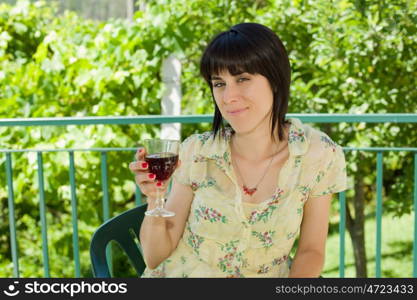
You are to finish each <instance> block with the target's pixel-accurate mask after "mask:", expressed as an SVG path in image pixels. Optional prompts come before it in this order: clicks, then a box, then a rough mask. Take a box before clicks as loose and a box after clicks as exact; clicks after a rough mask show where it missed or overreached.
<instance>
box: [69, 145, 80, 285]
mask: <svg viewBox="0 0 417 300" xmlns="http://www.w3.org/2000/svg"><path fill="white" fill-rule="evenodd" d="M69 162H70V185H71V209H72V246H73V252H74V263H75V277H77V278H79V277H80V275H81V272H80V255H79V251H80V249H79V246H78V216H77V193H76V185H75V166H74V151H69Z"/></svg>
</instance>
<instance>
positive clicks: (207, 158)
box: [142, 119, 347, 278]
mask: <svg viewBox="0 0 417 300" xmlns="http://www.w3.org/2000/svg"><path fill="white" fill-rule="evenodd" d="M289 121H290V123H291V125H290V130H289V136H288V147H289V158H288V160H287V161H286V163H285V164H284V166H283V168H282V170H281V173H280V176H279V178H278V182H277V188H276V191H275V193H274V194H273V195H272V197H271V198H269V199H266V200H265V201H263V202H261V203H259V204H250V203H245V202H242V201H241V188H240V187H239V186H238V184H237V181H236V176H235V174H234V172H233V169H232V165H231V160H230V143H229V142H230V137H231V135H232V130H231V129H230V128H226V129H225V130H224V131H222V132H221V134H220V135H218V136H217V137H216V139H215V140H213V134H212V132H211V131H210V132H205V133H202V134H194V135H192V136H190V137H189V138H187V139H186V140H185V141H184V142H183V143H182V144H181V150H180V159H181V161H182V164H181V167H180V168H178V169H177V170H176V172H175V174H174V178H175V180H178V181H179V182H181V183H183V184H186V185H190V186H191V188H192V190H193V191H194V199H193V202H192V205H191V210H190V214H189V217H188V220H187V222H186V226H185V230H184V233H183V236H182V237H181V239H180V241H179V244H178V247H177V248H176V249H175V250H174V251H173V253H172V254H171V255H170V256H169V257H168V258H167V259H166V260H164V261H163V262H162V263H161V264H160V265H159V266H158V267H156V268H155V269H149V268H146V270H145V272H144V274H143V275H142V277H200V278H203V277H204V278H207V277H288V274H289V267H288V255H289V253H290V251H291V248H292V246H293V244H294V240H295V239H296V237H297V236H298V233H299V229H300V225H301V221H302V217H303V207H304V204H305V202H306V201H307V199H308V197H317V196H321V195H325V194H329V193H337V192H341V191H343V190H345V189H346V186H347V183H346V181H347V180H346V166H345V157H344V153H343V150H342V148H341V147H340V146H339V145H337V144H336V143H334V142H333V141H332V140H331V139H330V138H329V137H328V136H327V135H326V134H325V133H323V132H321V131H319V130H317V129H314V128H313V127H311V126H308V125H306V124H302V123H301V121H300V120H299V119H289Z"/></svg>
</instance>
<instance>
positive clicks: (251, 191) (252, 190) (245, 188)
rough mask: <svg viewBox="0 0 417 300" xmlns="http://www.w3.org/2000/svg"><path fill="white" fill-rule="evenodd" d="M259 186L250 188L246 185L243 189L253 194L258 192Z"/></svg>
mask: <svg viewBox="0 0 417 300" xmlns="http://www.w3.org/2000/svg"><path fill="white" fill-rule="evenodd" d="M256 190H257V188H256V187H254V188H251V189H250V188H248V187H247V186H246V185H244V186H243V191H244V192H245V194H247V195H249V196H252V195H253V194H254V193H255V192H256Z"/></svg>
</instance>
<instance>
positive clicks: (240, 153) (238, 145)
mask: <svg viewBox="0 0 417 300" xmlns="http://www.w3.org/2000/svg"><path fill="white" fill-rule="evenodd" d="M287 132H288V130H287V127H286V126H284V140H282V141H279V140H278V134H277V133H278V129H276V131H275V134H274V136H275V137H276V138H275V139H273V138H272V137H271V132H270V131H262V132H261V131H255V132H249V133H235V134H234V135H233V137H232V140H231V148H232V152H233V155H234V156H235V157H236V156H237V157H238V158H241V159H244V160H247V161H252V162H259V161H263V160H265V159H269V158H271V157H272V156H274V155H276V154H277V153H279V152H280V151H281V150H282V149H284V148H285V147H286V144H287V137H288V134H287Z"/></svg>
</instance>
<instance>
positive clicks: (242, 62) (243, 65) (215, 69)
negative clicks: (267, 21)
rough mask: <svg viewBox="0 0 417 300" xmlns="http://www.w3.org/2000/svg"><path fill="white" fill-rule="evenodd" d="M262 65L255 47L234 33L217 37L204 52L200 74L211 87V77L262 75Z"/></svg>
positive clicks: (229, 32) (225, 33) (230, 32)
mask: <svg viewBox="0 0 417 300" xmlns="http://www.w3.org/2000/svg"><path fill="white" fill-rule="evenodd" d="M261 70H262V63H261V59H260V57H258V56H257V54H256V50H255V46H254V45H252V44H251V43H249V42H248V40H247V39H245V38H243V37H242V36H241V35H240V34H239V35H238V34H237V32H236V31H234V30H231V31H228V32H223V33H221V34H220V35H218V36H217V37H216V38H215V39H214V40H213V42H212V43H211V44H210V46H209V47H208V48H207V49H206V50H205V51H204V54H203V56H202V58H201V63H200V73H201V75H202V76H203V78H204V79H205V80H206V81H207V83H209V84H210V86H211V76H212V75H218V74H220V73H222V72H224V71H228V72H229V73H230V74H231V75H233V76H235V75H238V74H241V73H244V72H247V73H251V74H257V73H259V74H262V73H261Z"/></svg>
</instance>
